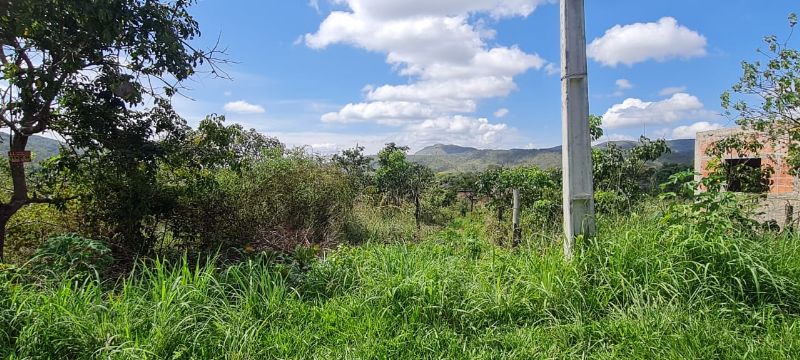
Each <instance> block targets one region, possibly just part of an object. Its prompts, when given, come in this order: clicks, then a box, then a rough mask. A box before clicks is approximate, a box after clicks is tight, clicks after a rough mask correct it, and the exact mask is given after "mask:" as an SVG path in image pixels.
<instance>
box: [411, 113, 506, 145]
mask: <svg viewBox="0 0 800 360" xmlns="http://www.w3.org/2000/svg"><path fill="white" fill-rule="evenodd" d="M396 140H397V141H398V142H399V143H402V144H410V145H412V146H416V147H419V146H422V145H430V144H437V143H446V144H456V145H461V146H473V147H479V148H485V147H497V146H498V145H501V144H502V145H505V146H513V145H515V144H518V143H519V140H520V137H519V135H518V134H517V130H516V129H513V128H511V127H509V126H508V125H506V124H492V123H491V122H489V120H488V119H485V118H473V117H468V116H462V115H455V116H450V117H440V118H436V119H428V120H425V121H423V122H421V123H418V124H412V125H409V126H408V127H407V128H406V129H405V131H403V132H402V133H400V134H398V135H397V136H396Z"/></svg>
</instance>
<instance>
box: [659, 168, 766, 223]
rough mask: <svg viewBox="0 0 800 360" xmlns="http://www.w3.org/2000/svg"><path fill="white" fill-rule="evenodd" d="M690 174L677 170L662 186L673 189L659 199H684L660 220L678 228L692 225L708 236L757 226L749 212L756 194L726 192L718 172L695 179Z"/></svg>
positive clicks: (724, 184) (751, 211) (752, 207)
mask: <svg viewBox="0 0 800 360" xmlns="http://www.w3.org/2000/svg"><path fill="white" fill-rule="evenodd" d="M694 176H695V174H694V173H692V172H688V171H687V172H683V173H678V174H675V175H673V176H672V177H671V178H670V181H669V182H667V183H665V184H663V185H662V186H663V187H664V189H668V188H673V189H676V190H677V191H675V192H666V193H664V194H662V195H661V198H662V199H664V200H673V199H687V200H688V203H686V202H682V201H679V202H673V203H672V205H671V206H670V209H669V211H667V213H666V214H665V216H664V221H665V222H666V223H668V224H670V225H672V226H674V227H678V228H682V227H695V228H698V229H700V231H703V232H706V233H708V234H709V235H714V234H717V235H731V234H736V235H741V234H742V233H744V234H745V235H752V231H753V230H754V228H755V226H756V225H757V223H756V222H755V221H754V220H752V215H753V213H754V211H753V209H755V207H756V204H757V200H758V197H756V196H749V195H746V194H738V193H734V192H730V191H726V186H727V183H726V182H725V178H724V177H722V176H721V175H719V174H715V173H712V174H711V175H710V176H708V177H705V178H703V179H701V180H699V181H697V180H694Z"/></svg>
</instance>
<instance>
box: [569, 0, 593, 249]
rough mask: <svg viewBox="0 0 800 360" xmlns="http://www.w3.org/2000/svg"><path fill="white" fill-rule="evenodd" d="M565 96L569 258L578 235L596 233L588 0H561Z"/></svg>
mask: <svg viewBox="0 0 800 360" xmlns="http://www.w3.org/2000/svg"><path fill="white" fill-rule="evenodd" d="M561 95H562V104H561V105H562V109H561V117H562V126H563V127H562V135H563V155H562V156H563V170H564V180H563V183H564V235H565V241H564V256H565V257H566V258H567V259H568V260H569V259H571V258H572V253H573V246H574V244H575V237H576V236H578V235H585V236H591V235H593V234H594V199H593V188H592V157H591V151H592V150H591V140H590V137H589V122H588V119H589V83H588V76H587V64H586V24H585V15H584V0H561Z"/></svg>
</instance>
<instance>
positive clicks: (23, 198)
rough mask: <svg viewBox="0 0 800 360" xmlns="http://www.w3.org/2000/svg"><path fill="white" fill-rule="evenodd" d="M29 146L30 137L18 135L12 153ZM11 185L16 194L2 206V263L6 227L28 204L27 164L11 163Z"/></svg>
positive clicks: (0, 244)
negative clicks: (18, 211)
mask: <svg viewBox="0 0 800 360" xmlns="http://www.w3.org/2000/svg"><path fill="white" fill-rule="evenodd" d="M27 145H28V137H27V136H21V135H17V136H15V137H14V138H13V139H12V140H11V146H10V147H9V148H10V151H25V147H26V146H27ZM10 161H11V160H9V167H10V169H11V183H12V185H13V187H14V192H13V193H12V194H11V201H9V202H8V203H7V204H0V262H2V261H3V260H4V259H5V257H4V255H5V240H6V225H8V221H9V220H10V219H11V217H12V216H14V214H15V213H16V212H17V210H19V209H20V208H22V207H23V206H24V205H25V204H26V203H27V202H28V184H27V182H26V180H25V163H21V162H10Z"/></svg>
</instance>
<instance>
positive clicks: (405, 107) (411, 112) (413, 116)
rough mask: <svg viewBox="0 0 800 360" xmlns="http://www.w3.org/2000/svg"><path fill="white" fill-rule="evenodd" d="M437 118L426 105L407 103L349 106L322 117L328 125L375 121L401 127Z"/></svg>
mask: <svg viewBox="0 0 800 360" xmlns="http://www.w3.org/2000/svg"><path fill="white" fill-rule="evenodd" d="M431 116H436V111H435V110H434V109H433V108H432V107H430V106H427V105H425V104H422V103H418V102H407V101H374V102H369V103H357V104H347V105H345V106H344V107H343V108H342V109H341V110H339V111H338V112H330V113H327V114H325V115H322V121H323V122H328V123H333V122H337V123H355V122H365V121H375V122H377V123H379V124H384V125H401V124H402V123H403V122H406V121H413V120H417V119H420V118H429V117H431Z"/></svg>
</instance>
